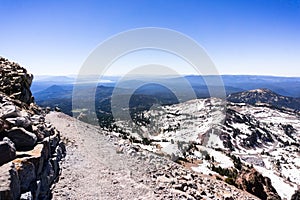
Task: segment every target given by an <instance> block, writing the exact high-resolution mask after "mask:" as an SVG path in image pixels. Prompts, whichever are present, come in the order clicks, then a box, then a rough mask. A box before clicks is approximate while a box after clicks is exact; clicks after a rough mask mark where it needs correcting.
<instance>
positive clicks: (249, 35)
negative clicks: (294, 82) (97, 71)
mask: <svg viewBox="0 0 300 200" xmlns="http://www.w3.org/2000/svg"><path fill="white" fill-rule="evenodd" d="M0 13H1V17H0V25H1V29H0V55H2V56H4V57H7V58H9V59H11V60H14V61H17V62H19V63H20V64H22V65H24V66H25V67H27V68H28V70H29V71H30V72H32V73H33V74H61V75H63V74H76V73H77V72H78V70H79V68H80V66H81V64H82V63H83V62H84V60H85V59H86V57H87V56H88V55H89V53H90V52H91V51H92V50H93V49H94V48H95V47H96V46H97V45H99V44H100V43H101V42H102V41H103V40H105V39H107V38H108V37H110V36H112V35H114V34H117V33H119V32H121V31H125V30H128V29H133V28H140V27H149V26H151V27H164V28H170V29H174V30H177V31H179V32H182V33H184V34H186V35H188V36H190V37H192V38H193V39H195V40H196V41H197V42H198V43H199V44H200V45H202V46H203V47H204V48H205V49H206V51H207V53H208V54H209V55H210V57H211V58H212V59H213V61H214V62H215V64H216V66H217V68H218V70H219V72H220V73H221V74H262V75H278V76H280V75H283V76H299V77H300V70H299V69H300V1H299V0H249V1H248V0H119V1H116V0H112V1H107V0H103V1H100V0H97V1H96V0H95V1H93V0H82V1H80V0H78V1H76V0H73V1H72V0H51V1H50V0H49V1H46V0H45V1H38V0H26V1H24V0H0Z"/></svg>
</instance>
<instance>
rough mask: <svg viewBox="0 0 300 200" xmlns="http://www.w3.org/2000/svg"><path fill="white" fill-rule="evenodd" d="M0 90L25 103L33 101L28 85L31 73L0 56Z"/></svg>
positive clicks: (31, 78)
mask: <svg viewBox="0 0 300 200" xmlns="http://www.w3.org/2000/svg"><path fill="white" fill-rule="evenodd" d="M0 74H1V76H0V91H1V92H4V93H5V94H6V95H8V96H9V97H11V98H13V99H18V100H20V101H22V102H24V103H26V104H30V103H32V102H33V97H32V93H31V91H30V86H31V83H32V80H33V75H32V74H29V73H27V70H26V69H25V68H23V67H21V66H20V65H19V64H18V63H15V62H10V61H9V60H8V59H6V58H3V57H0Z"/></svg>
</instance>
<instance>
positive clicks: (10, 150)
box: [0, 138, 16, 165]
mask: <svg viewBox="0 0 300 200" xmlns="http://www.w3.org/2000/svg"><path fill="white" fill-rule="evenodd" d="M15 157H16V148H15V145H14V143H13V142H12V141H10V140H9V139H8V138H4V140H3V141H0V165H3V164H4V163H7V162H9V161H12V160H13V159H15Z"/></svg>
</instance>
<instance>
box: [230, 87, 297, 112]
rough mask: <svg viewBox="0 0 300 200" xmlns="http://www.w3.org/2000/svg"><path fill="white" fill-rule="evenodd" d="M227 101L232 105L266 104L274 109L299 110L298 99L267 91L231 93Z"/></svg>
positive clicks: (256, 90)
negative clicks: (232, 103)
mask: <svg viewBox="0 0 300 200" xmlns="http://www.w3.org/2000/svg"><path fill="white" fill-rule="evenodd" d="M227 100H228V101H231V102H234V103H247V104H252V105H254V104H257V103H266V104H269V105H271V106H274V107H276V108H290V109H293V110H297V111H298V110H300V99H297V98H293V97H286V96H282V95H279V94H277V93H275V92H273V91H271V90H269V89H255V90H250V91H245V92H239V93H233V94H230V95H229V96H228V97H227Z"/></svg>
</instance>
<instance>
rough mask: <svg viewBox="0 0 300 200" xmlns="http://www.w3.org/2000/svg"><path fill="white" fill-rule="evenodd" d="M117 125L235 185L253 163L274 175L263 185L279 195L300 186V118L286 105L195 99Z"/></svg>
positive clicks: (136, 139) (288, 194) (154, 148)
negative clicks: (136, 120) (134, 121)
mask: <svg viewBox="0 0 300 200" xmlns="http://www.w3.org/2000/svg"><path fill="white" fill-rule="evenodd" d="M115 126H116V130H122V131H121V133H123V134H125V135H126V134H127V135H128V136H127V137H129V138H131V139H132V140H133V141H134V142H136V143H141V144H140V146H141V147H142V148H143V147H144V148H146V149H148V150H150V151H153V152H156V153H159V154H164V155H168V156H170V158H171V159H173V160H175V161H184V163H189V164H188V165H191V164H193V163H199V164H197V165H195V166H194V167H192V169H193V170H195V171H198V172H202V173H206V174H208V175H209V174H213V175H215V176H216V177H218V176H222V177H223V179H224V180H227V181H228V182H230V183H231V184H233V185H236V186H238V185H239V184H240V181H239V177H240V176H241V177H247V176H248V175H245V174H247V170H248V171H249V170H251V169H252V168H251V166H253V167H254V169H255V170H257V171H258V172H260V174H263V176H265V177H268V178H270V182H268V183H265V184H267V185H268V184H269V183H272V185H273V186H274V188H275V189H276V190H275V189H274V190H275V191H277V192H278V194H279V195H280V196H281V198H287V199H290V197H291V195H292V194H293V193H294V191H295V190H296V189H297V186H299V185H300V179H299V177H300V170H299V169H300V160H299V159H298V158H299V147H300V145H299V143H300V132H299V131H300V119H299V116H298V115H297V114H296V113H294V112H292V111H289V110H286V109H274V108H272V107H270V106H265V105H259V106H257V105H249V104H245V103H242V104H241V103H230V102H226V101H224V100H222V99H217V98H210V99H196V100H191V101H187V102H184V103H180V104H174V105H171V106H163V107H159V108H158V109H154V110H150V111H145V112H144V113H143V114H142V115H141V116H140V120H139V121H138V125H134V124H132V122H127V121H117V122H116V123H115ZM145 144H147V146H145ZM149 145H150V146H149ZM212 157H213V159H211V158H212ZM254 174H256V175H258V174H257V173H256V172H253V174H252V175H253V176H255V175H254ZM252 175H251V176H252ZM224 176H225V177H224ZM258 176H260V175H258ZM226 177H227V178H230V179H227V178H226ZM254 179H255V180H262V179H261V178H259V177H257V179H256V178H254ZM241 188H245V189H246V188H247V187H244V186H241ZM274 190H273V189H271V188H270V190H269V191H274ZM266 193H268V192H266ZM276 194H277V193H276V192H275V193H274V194H273V195H275V196H276ZM256 195H257V193H256ZM271 196H272V195H271ZM277 199H278V198H277Z"/></svg>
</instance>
